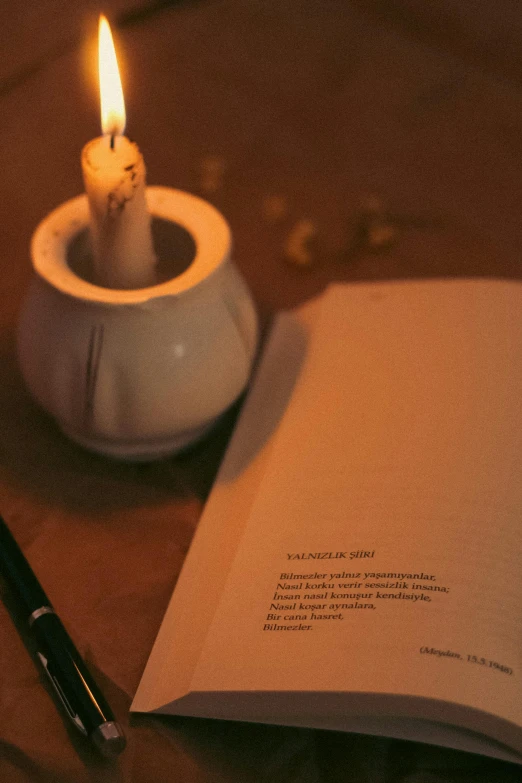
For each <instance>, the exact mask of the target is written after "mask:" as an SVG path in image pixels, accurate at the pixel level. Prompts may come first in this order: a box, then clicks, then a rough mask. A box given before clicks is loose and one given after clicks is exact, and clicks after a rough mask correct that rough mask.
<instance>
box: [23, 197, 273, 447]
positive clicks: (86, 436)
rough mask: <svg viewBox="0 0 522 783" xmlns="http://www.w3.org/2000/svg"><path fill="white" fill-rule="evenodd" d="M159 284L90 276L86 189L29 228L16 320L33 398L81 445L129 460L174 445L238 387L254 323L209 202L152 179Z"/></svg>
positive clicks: (207, 422)
mask: <svg viewBox="0 0 522 783" xmlns="http://www.w3.org/2000/svg"><path fill="white" fill-rule="evenodd" d="M146 196H147V205H148V209H149V212H150V213H151V216H152V226H153V235H154V239H155V245H156V250H157V254H158V257H159V261H158V279H159V282H158V284H156V285H153V286H150V287H148V288H141V289H132V290H126V289H109V288H103V287H101V286H98V285H94V284H93V283H91V282H89V279H88V278H89V265H90V256H89V250H88V242H87V230H88V225H89V208H88V202H87V197H86V196H85V195H82V196H79V197H77V198H75V199H72V200H71V201H68V202H66V203H64V204H62V205H61V206H60V207H58V208H57V209H56V210H54V211H53V212H52V213H51V214H50V215H48V216H47V217H46V218H45V219H44V220H43V221H42V222H41V223H40V225H39V226H38V227H37V229H36V231H35V233H34V235H33V239H32V243H31V257H32V264H33V267H34V271H35V273H36V274H35V276H34V279H33V281H32V283H31V286H30V289H29V292H28V295H27V297H26V300H25V303H24V305H23V308H22V312H21V316H20V320H19V326H18V356H19V363H20V367H21V370H22V374H23V377H24V379H25V382H26V384H27V387H28V388H29V390H30V392H31V393H32V395H33V397H34V398H35V399H36V401H37V402H38V403H39V405H40V406H41V407H42V408H43V409H44V410H46V411H47V412H48V413H50V414H51V416H53V417H54V418H55V419H56V421H57V422H58V424H59V426H60V428H61V429H62V430H63V432H64V433H65V434H66V435H68V436H69V437H70V438H71V439H72V440H74V441H76V442H77V443H79V444H81V445H82V446H84V447H86V448H88V449H91V450H94V451H97V452H101V453H103V454H106V455H109V456H111V457H117V458H122V459H126V460H150V459H156V458H159V457H162V456H164V455H167V454H172V453H174V452H176V451H179V450H181V449H183V448H185V447H186V446H188V445H189V444H191V443H193V442H195V441H196V440H198V439H199V438H201V437H202V436H203V435H204V434H205V433H206V432H207V431H208V430H209V429H210V428H211V427H212V425H213V424H214V423H215V422H216V420H217V419H218V418H219V417H220V416H221V414H222V413H223V412H224V411H225V410H226V409H228V408H229V407H230V405H231V404H232V403H233V402H234V401H235V400H236V399H237V398H238V396H239V395H240V394H241V392H242V391H243V389H244V388H245V386H246V384H247V381H248V378H249V375H250V371H251V368H252V363H253V360H254V355H255V351H256V345H257V335H258V324H257V316H256V312H255V308H254V305H253V302H252V298H251V296H250V293H249V291H248V289H247V287H246V284H245V282H244V280H243V278H242V276H241V275H240V273H239V272H238V270H237V269H236V267H235V266H234V265H233V263H232V261H231V258H230V249H231V236H230V230H229V227H228V224H227V222H226V221H225V219H224V218H223V216H222V215H221V214H220V213H219V212H218V211H217V210H216V209H215V208H214V207H213V206H211V205H210V204H209V203H208V202H206V201H203V200H202V199H200V198H197V197H196V196H192V195H190V194H188V193H184V192H182V191H178V190H173V189H171V188H164V187H148V188H147V192H146Z"/></svg>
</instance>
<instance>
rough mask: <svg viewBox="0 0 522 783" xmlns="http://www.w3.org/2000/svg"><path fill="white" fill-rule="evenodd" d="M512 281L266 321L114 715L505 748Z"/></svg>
mask: <svg viewBox="0 0 522 783" xmlns="http://www.w3.org/2000/svg"><path fill="white" fill-rule="evenodd" d="M521 555H522V284H521V283H518V282H508V281H500V280H497V281H496V280H460V281H458V280H439V281H426V282H394V283H385V284H381V283H379V284H353V285H334V286H331V287H330V288H329V289H328V290H327V291H326V292H325V293H324V294H323V295H322V296H321V297H319V298H318V299H316V300H315V301H314V302H312V303H310V304H308V305H306V306H305V307H303V308H301V309H300V310H298V311H296V312H290V313H284V314H281V315H280V316H278V318H277V320H276V322H275V324H274V327H273V329H272V331H271V335H270V338H269V340H268V342H267V345H266V348H265V351H264V353H263V356H262V359H261V362H260V364H259V367H258V370H257V373H256V375H255V377H254V381H253V384H252V388H251V391H250V393H249V396H248V398H247V400H246V403H245V405H244V407H243V410H242V413H241V416H240V419H239V422H238V425H237V427H236V430H235V432H234V435H233V437H232V439H231V443H230V445H229V448H228V451H227V453H226V456H225V459H224V461H223V464H222V466H221V469H220V472H219V474H218V477H217V480H216V483H215V486H214V488H213V490H212V493H211V496H210V498H209V500H208V503H207V505H206V508H205V511H204V513H203V516H202V519H201V521H200V524H199V526H198V529H197V532H196V535H195V537H194V541H193V544H192V547H191V549H190V552H189V554H188V556H187V559H186V562H185V564H184V567H183V570H182V573H181V575H180V578H179V581H178V584H177V587H176V589H175V592H174V595H173V597H172V600H171V602H170V605H169V608H168V611H167V613H166V616H165V619H164V622H163V624H162V627H161V630H160V632H159V635H158V638H157V640H156V643H155V645H154V648H153V651H152V654H151V656H150V659H149V661H148V664H147V667H146V669H145V672H144V675H143V678H142V681H141V683H140V686H139V689H138V692H137V693H136V696H135V699H134V702H133V704H132V709H133V710H134V711H140V712H157V713H165V714H173V715H193V716H201V717H208V718H222V719H233V720H245V721H256V722H264V723H274V724H282V725H285V724H286V725H294V726H308V727H316V728H329V729H337V730H347V731H356V732H364V733H370V734H382V735H386V736H390V737H400V738H406V739H413V740H418V741H421V742H431V743H435V744H440V745H446V746H448V747H453V748H460V749H463V750H468V751H472V752H477V753H483V754H486V755H490V756H494V757H497V758H500V759H505V760H509V761H518V762H522V655H521V653H522V557H521Z"/></svg>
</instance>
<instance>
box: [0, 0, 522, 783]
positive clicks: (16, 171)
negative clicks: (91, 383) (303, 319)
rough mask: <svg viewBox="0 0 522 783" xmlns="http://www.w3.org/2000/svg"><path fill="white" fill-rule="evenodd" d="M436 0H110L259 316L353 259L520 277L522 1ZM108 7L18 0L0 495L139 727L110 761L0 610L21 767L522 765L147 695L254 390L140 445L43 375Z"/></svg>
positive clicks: (10, 38)
mask: <svg viewBox="0 0 522 783" xmlns="http://www.w3.org/2000/svg"><path fill="white" fill-rule="evenodd" d="M425 6H427V4H419V3H415V2H413V0H390V2H384V0H380V1H379V0H351V2H349V1H348V0H323V2H319V0H250V1H249V2H241V0H215V1H212V0H208V1H207V2H203V1H201V2H196V0H193V1H192V2H191V1H190V0H187V1H186V2H181V1H179V2H170V3H169V2H152V1H151V2H148V3H147V2H144V3H143V5H142V6H141V7H139V8H136V6H135V5H134V4H133V3H132V2H129V1H128V0H106V2H105V4H104V10H105V11H106V12H107V13H108V14H109V15H110V16H111V19H112V21H113V22H116V23H118V33H119V42H120V46H121V49H122V50H123V52H124V58H123V59H124V63H123V71H124V75H125V90H126V102H127V114H128V126H127V127H128V134H129V135H130V136H131V137H133V138H134V139H136V140H137V141H138V143H139V144H140V147H141V149H142V151H143V153H144V156H145V159H146V162H147V166H148V179H149V182H150V183H151V184H165V185H171V186H175V187H180V188H182V189H186V190H188V191H191V192H194V193H197V194H200V195H202V196H204V197H205V198H208V199H209V200H210V201H212V202H213V203H214V204H215V205H216V206H217V207H218V208H219V209H221V210H222V211H223V213H224V214H225V215H226V217H227V218H228V220H229V221H230V223H231V226H232V230H233V234H234V239H235V248H236V249H235V258H236V261H237V264H238V266H239V267H240V268H241V269H242V270H243V272H244V274H245V276H246V278H247V280H248V282H249V284H250V287H251V289H252V291H253V294H254V296H255V299H256V301H257V303H258V306H259V310H260V313H261V315H262V317H263V319H265V318H266V317H267V316H269V315H270V313H272V312H273V311H274V310H276V309H278V308H281V307H287V306H291V305H294V304H296V303H299V302H302V301H305V300H306V299H308V298H310V297H311V296H313V295H314V294H315V293H317V292H319V291H321V290H322V289H323V288H324V287H325V285H326V284H327V283H328V282H329V281H330V280H334V279H335V280H339V279H343V280H353V281H356V280H374V279H385V278H403V277H430V276H439V275H497V276H508V277H518V276H520V270H521V264H520V247H521V239H522V236H521V229H520V212H521V203H522V198H521V196H522V193H521V183H522V155H521V152H522V95H521V84H522V65H521V59H520V57H521V52H522V48H521V47H520V35H519V33H520V30H521V29H522V11H521V10H520V6H519V4H518V3H516V2H515V0H501V2H500V3H496V4H495V5H494V7H492V8H490V7H489V4H488V3H486V2H485V0H484V1H483V2H480V0H475V1H474V2H472V0H467V2H458V0H434V1H433V2H432V3H430V5H429V7H425ZM97 10H98V4H97V3H92V2H88V1H87V0H84V2H81V3H75V4H65V3H61V2H58V0H41V1H40V2H38V3H29V4H21V3H16V2H15V1H14V0H11V1H10V2H7V3H4V4H3V5H2V8H1V9H0V30H1V32H0V37H1V41H2V49H1V51H2V63H1V64H0V114H1V120H0V171H1V177H0V196H1V198H0V210H1V219H0V302H1V308H0V355H1V359H2V361H1V363H0V432H1V438H0V511H1V513H2V514H3V515H4V517H5V518H6V520H7V521H8V523H9V524H10V526H11V528H12V530H13V532H14V533H15V535H16V536H17V538H18V540H19V541H20V543H21V545H22V547H23V548H24V550H25V552H26V553H27V555H28V557H29V558H30V560H31V562H32V564H33V566H34V568H35V570H36V571H37V573H38V574H39V575H40V577H41V579H42V582H43V583H44V584H45V586H46V588H47V591H48V593H49V594H50V596H51V598H52V600H53V601H54V603H55V605H56V607H57V608H58V610H59V612H60V614H61V615H62V618H63V620H64V622H65V623H66V625H67V626H68V627H69V629H70V631H71V634H72V636H73V637H74V639H75V640H76V642H77V644H78V646H79V648H80V649H81V651H82V653H83V654H84V655H85V657H86V659H87V660H88V661H89V663H90V664H91V665H92V668H93V670H94V671H95V673H96V674H97V677H98V679H99V681H100V683H101V685H102V686H103V688H104V690H105V692H106V694H107V696H108V698H109V700H110V701H111V702H112V703H113V704H114V706H115V709H116V711H117V712H118V715H119V716H120V718H121V719H122V721H123V723H124V724H125V725H126V730H127V734H128V739H129V747H128V749H127V751H126V752H125V753H124V754H123V755H122V756H121V758H120V759H119V760H118V761H117V762H115V763H114V764H106V763H103V762H101V761H100V760H99V759H98V758H97V757H96V756H95V754H94V753H93V752H92V751H90V750H89V749H88V748H86V747H85V746H84V745H83V744H82V743H81V742H80V741H79V740H78V739H77V738H76V737H75V736H73V735H72V734H71V733H70V732H69V730H68V727H67V726H66V724H65V723H64V722H63V720H62V718H61V717H60V715H59V714H58V712H57V710H56V709H55V706H54V704H53V702H52V700H51V698H50V696H49V693H48V692H47V690H46V689H45V687H42V679H41V676H40V675H39V673H38V671H37V670H36V668H35V666H34V664H33V662H32V661H31V659H30V657H29V656H28V655H27V652H26V650H25V648H24V645H23V643H22V641H21V640H20V638H19V637H18V635H17V633H16V632H15V630H14V628H13V626H12V624H11V621H10V619H9V617H8V615H7V613H6V612H4V611H1V612H0V671H1V676H0V715H1V721H0V737H1V738H0V779H1V780H2V781H8V782H9V783H18V781H23V782H24V783H28V782H29V781H30V782H31V783H35V782H36V781H41V782H42V783H44V782H45V783H50V782H51V781H53V783H54V781H57V782H58V781H59V782H60V783H62V782H63V783H65V781H81V782H82V783H83V781H94V780H95V781H122V782H123V781H124V782H125V783H128V782H129V783H130V782H131V781H132V783H150V782H151V781H154V783H163V782H165V783H167V782H169V783H170V781H175V780H176V781H183V783H203V781H205V783H206V782H207V781H219V782H221V781H223V783H232V782H234V783H248V782H249V781H256V782H261V781H271V783H290V781H292V782H295V783H297V782H298V783H326V781H328V782H329V783H330V782H331V783H337V781H339V782H340V781H343V783H350V782H351V781H353V783H388V782H390V783H391V781H393V783H438V782H439V781H455V783H456V782H457V781H459V782H460V783H463V782H464V781H475V782H477V783H478V782H479V781H480V782H481V783H482V782H483V783H486V781H487V783H492V782H493V781H501V782H502V783H508V782H509V781H515V780H518V779H520V778H519V773H518V770H516V769H514V768H513V767H511V766H509V765H504V764H500V763H494V762H489V761H485V760H483V759H477V758H475V757H471V756H465V755H461V754H458V753H452V752H449V751H448V752H444V751H440V750H438V749H434V748H427V747H423V746H417V745H409V744H407V743H401V742H392V741H386V740H375V739H372V738H367V737H353V736H345V735H342V734H337V733H327V732H319V731H305V730H300V729H282V728H277V727H267V726H250V725H240V724H226V723H222V722H214V721H198V720H189V719H153V718H145V717H140V718H136V717H134V718H132V717H131V718H129V716H128V707H129V704H130V701H131V698H132V695H133V694H134V691H135V689H136V687H137V683H138V681H139V678H140V676H141V672H142V671H143V668H144V665H145V662H146V659H147V656H148V654H149V652H150V649H151V647H152V643H153V640H154V638H155V635H156V633H157V630H158V628H159V624H160V621H161V618H162V615H163V613H164V610H165V607H166V603H167V601H168V598H169V597H170V594H171V592H172V589H173V587H174V585H175V582H176V577H177V575H178V573H179V570H180V567H181V564H182V562H183V558H184V556H185V553H186V552H187V548H188V546H189V544H190V540H191V537H192V534H193V532H194V529H195V526H196V524H197V521H198V518H199V515H200V512H201V508H202V505H203V503H204V501H205V497H206V495H207V494H208V491H209V488H210V486H211V483H212V479H213V477H214V475H215V472H216V469H217V466H218V464H219V461H220V458H221V456H222V453H223V450H224V448H225V445H226V441H227V438H228V435H229V433H230V430H231V427H232V424H233V418H234V412H232V413H231V414H230V415H228V416H227V417H226V418H225V420H224V421H223V422H222V424H221V425H220V426H219V427H218V428H217V430H216V431H215V432H214V433H212V434H211V435H210V436H209V437H208V438H207V439H206V440H205V442H203V443H201V444H200V445H198V446H197V447H196V448H194V449H193V450H191V451H190V452H189V453H186V454H184V455H181V456H177V457H172V458H169V459H165V460H162V461H160V462H157V463H154V464H147V465H125V464H119V463H116V462H111V461H109V460H106V459H103V458H102V457H98V456H95V455H92V454H89V453H87V452H84V451H82V450H81V449H80V448H79V447H76V446H75V445H73V444H72V443H70V442H68V441H67V440H66V439H65V438H64V437H63V436H62V435H61V434H60V433H59V431H58V430H57V428H56V426H55V424H54V423H53V422H52V421H50V420H49V419H48V418H47V417H46V416H45V415H44V414H43V413H42V412H41V411H40V410H38V409H37V407H36V406H35V405H34V403H33V402H32V401H31V399H30V398H29V396H28V394H27V393H26V391H25V389H24V387H23V384H22V382H21V379H20V376H19V373H18V370H17V364H16V353H15V326H16V320H17V316H18V312H19V309H20V305H21V302H22V299H23V296H24V293H25V291H26V289H27V285H28V281H29V279H30V275H31V271H30V263H29V256H28V244H29V240H30V236H31V233H32V231H33V230H34V228H35V226H36V225H37V223H38V221H39V220H40V219H41V218H42V217H43V216H44V215H45V214H46V213H47V212H49V210H51V209H52V208H53V207H55V206H57V205H58V204H59V203H61V202H62V201H64V200H66V199H68V198H70V197H72V196H74V195H76V194H77V193H79V192H81V190H82V183H81V176H80V164H79V155H80V150H81V147H82V146H83V144H84V143H85V142H86V141H87V140H88V139H90V138H92V137H93V136H95V135H97V134H98V132H99V131H98V100H97V94H96V88H95V83H94V76H93V74H91V73H90V70H93V67H92V66H89V65H88V63H89V62H90V61H91V60H92V62H94V55H93V45H94V35H95V27H96V11H97ZM89 58H90V59H89ZM299 236H301V237H307V239H306V241H304V242H301V241H300V240H299ZM369 245H373V247H369ZM303 252H304V255H303ZM303 259H304V260H309V261H310V262H311V263H310V265H308V266H304V267H303V266H300V265H299V264H298V263H296V262H298V261H299V260H303Z"/></svg>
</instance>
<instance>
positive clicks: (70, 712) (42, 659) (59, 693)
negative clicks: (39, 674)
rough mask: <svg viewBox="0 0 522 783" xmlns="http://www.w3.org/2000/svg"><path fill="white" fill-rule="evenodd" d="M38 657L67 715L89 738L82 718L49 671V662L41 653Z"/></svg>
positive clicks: (38, 653)
mask: <svg viewBox="0 0 522 783" xmlns="http://www.w3.org/2000/svg"><path fill="white" fill-rule="evenodd" d="M37 655H38V658H39V659H40V662H41V664H42V666H43V668H44V671H45V673H46V674H47V676H48V677H49V681H50V683H51V685H52V686H53V688H54V691H55V693H56V695H57V696H58V698H59V699H60V701H61V703H62V704H63V708H64V710H65V712H66V713H67V715H68V716H69V718H70V719H71V721H72V722H73V723H74V725H75V726H76V728H77V729H78V730H79V731H81V733H82V734H84V735H85V736H87V729H86V728H85V726H84V725H83V723H82V721H81V719H80V717H79V716H78V714H77V713H75V712H74V710H73V709H72V707H71V705H70V704H69V701H68V699H67V697H66V695H65V693H64V692H63V690H62V688H61V686H60V683H59V682H58V680H57V679H56V677H55V676H54V675H53V674H51V672H50V671H49V661H48V660H47V658H46V657H45V655H42V653H41V652H38V651H37Z"/></svg>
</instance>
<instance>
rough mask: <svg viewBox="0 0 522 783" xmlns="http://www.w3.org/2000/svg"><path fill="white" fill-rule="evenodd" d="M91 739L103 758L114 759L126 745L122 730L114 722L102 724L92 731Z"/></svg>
mask: <svg viewBox="0 0 522 783" xmlns="http://www.w3.org/2000/svg"><path fill="white" fill-rule="evenodd" d="M91 739H92V741H93V742H94V744H95V745H96V747H97V748H98V750H99V751H100V753H101V754H102V755H103V756H105V758H114V757H115V756H117V755H118V754H119V753H121V752H122V750H124V749H125V745H126V744H127V740H126V739H125V734H124V733H123V729H122V728H121V726H120V724H119V723H116V721H107V723H102V725H101V726H98V727H97V728H96V729H95V730H94V731H93V733H92V734H91Z"/></svg>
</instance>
